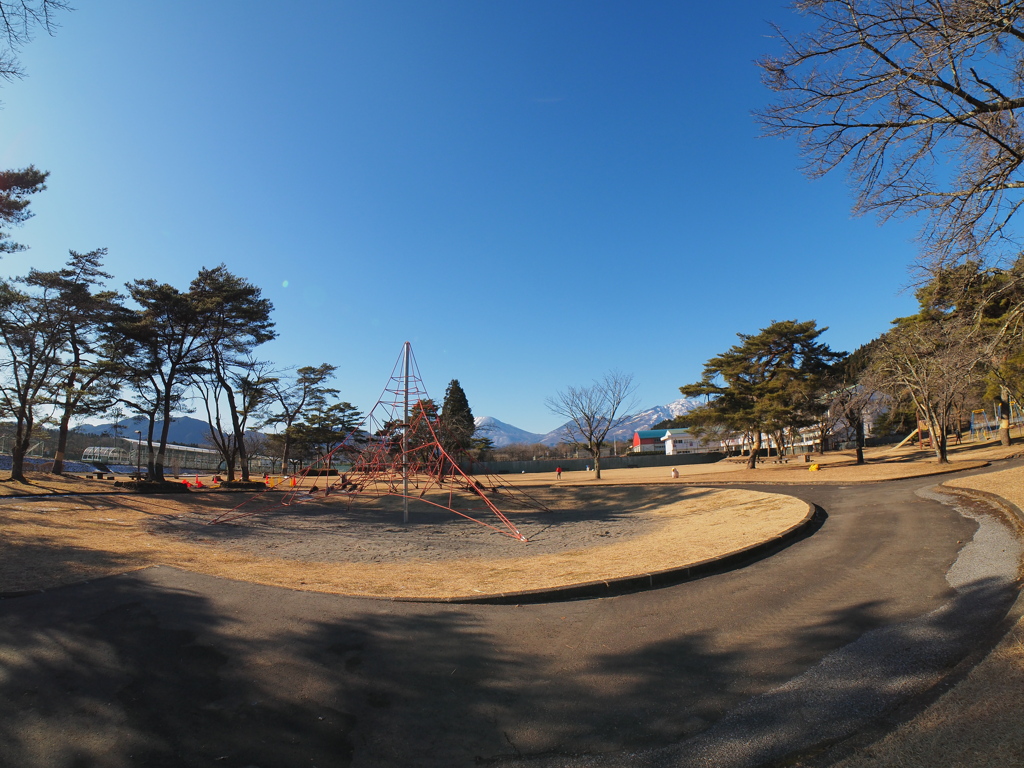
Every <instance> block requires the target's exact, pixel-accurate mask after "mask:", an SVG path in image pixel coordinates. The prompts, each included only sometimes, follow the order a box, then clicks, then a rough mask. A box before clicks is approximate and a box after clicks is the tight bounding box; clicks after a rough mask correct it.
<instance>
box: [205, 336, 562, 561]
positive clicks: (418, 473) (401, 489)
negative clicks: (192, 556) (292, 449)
mask: <svg viewBox="0 0 1024 768" xmlns="http://www.w3.org/2000/svg"><path fill="white" fill-rule="evenodd" d="M468 462H469V456H468V455H465V454H464V453H462V452H461V451H459V450H458V449H457V448H455V447H453V446H452V445H451V444H450V441H447V440H445V439H444V430H443V428H442V426H441V424H440V423H439V421H438V419H437V415H436V409H435V407H434V404H433V401H432V400H431V399H430V398H429V397H428V396H427V392H426V389H425V388H424V386H423V381H422V379H421V378H420V373H419V368H418V366H417V364H416V360H415V358H414V357H413V354H412V346H411V345H410V344H409V342H405V344H404V345H403V347H402V353H401V355H399V358H398V361H397V362H396V363H395V367H394V368H393V369H392V372H391V378H390V379H389V381H388V384H387V386H386V387H385V388H384V392H383V394H382V395H381V397H380V399H379V400H378V401H377V404H376V405H375V406H374V407H373V408H371V409H370V412H369V413H368V414H367V415H366V417H365V418H364V419H363V421H362V422H361V423H360V424H359V425H358V426H357V427H356V428H354V429H352V430H351V431H350V432H349V433H348V434H346V435H345V436H344V437H343V439H341V440H340V442H339V444H338V446H337V447H336V448H334V449H333V450H332V451H330V452H329V453H328V454H327V455H325V456H323V457H321V458H320V459H318V460H317V461H315V462H313V463H312V464H311V465H310V466H308V467H306V468H304V469H303V470H302V471H301V472H300V473H298V475H297V476H296V479H295V481H293V482H292V484H291V485H290V486H289V487H287V489H286V490H285V491H284V492H280V491H279V492H278V493H280V494H281V501H280V504H281V505H282V506H288V505H290V504H293V503H297V502H300V501H309V500H310V499H311V498H316V497H320V498H323V499H328V498H334V499H336V500H338V501H342V502H344V503H348V504H352V503H354V502H355V501H357V500H362V499H372V498H380V497H382V496H393V497H398V498H400V499H402V522H403V523H408V522H409V503H410V502H411V501H412V502H416V501H418V502H421V503H424V504H427V505H430V506H433V507H436V508H441V509H446V510H448V511H450V512H452V513H454V514H456V515H458V516H460V517H463V518H466V519H467V520H472V521H473V522H475V523H477V524H479V525H483V526H486V527H488V528H491V529H493V530H495V531H497V532H498V533H502V534H504V535H506V536H510V537H511V538H514V539H517V540H518V541H526V540H527V539H526V537H525V536H524V535H523V534H522V533H521V532H520V531H519V529H518V528H517V527H516V526H515V525H514V524H513V523H512V522H511V521H510V520H509V518H508V517H507V515H505V513H503V512H502V511H501V509H499V508H498V506H497V503H496V501H501V503H502V505H503V506H507V507H508V506H515V507H520V508H524V507H525V508H528V509H534V510H541V511H548V509H547V507H545V506H544V505H543V504H541V503H540V502H539V501H537V500H536V499H534V498H533V497H531V496H530V495H529V494H527V493H525V492H524V491H522V490H521V489H518V488H515V487H514V486H512V485H510V484H509V483H507V482H505V481H503V480H502V479H501V478H499V477H496V476H493V475H479V476H470V475H469V474H468V473H467V472H466V471H465V470H464V469H463V465H465V464H468ZM338 463H345V464H349V465H350V468H349V469H348V470H346V471H345V472H343V473H339V472H338V471H337V470H333V469H332V466H333V465H335V464H338ZM307 478H317V482H319V478H323V479H324V482H325V487H324V488H323V489H322V490H321V489H320V488H319V487H318V485H316V484H314V485H312V486H309V485H308V484H307V483H306V482H305V481H306V479H307ZM332 478H335V479H333V480H332ZM262 493H265V492H261V494H262ZM254 498H255V497H254ZM246 503H247V502H243V503H242V504H240V505H239V506H238V507H235V508H234V509H232V510H229V511H227V512H225V513H224V514H222V515H219V516H218V517H216V518H214V519H213V520H212V521H211V524H215V523H226V522H231V521H233V520H237V519H239V518H242V517H247V516H249V515H252V514H255V513H256V511H257V510H255V509H252V510H243V509H242V507H244V506H245V505H246ZM481 517H487V518H489V519H491V522H487V521H485V520H483V519H479V518H481Z"/></svg>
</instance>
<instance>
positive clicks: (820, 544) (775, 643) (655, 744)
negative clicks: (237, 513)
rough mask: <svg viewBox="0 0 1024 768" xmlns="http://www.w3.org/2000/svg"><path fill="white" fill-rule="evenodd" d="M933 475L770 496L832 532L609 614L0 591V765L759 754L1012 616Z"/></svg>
mask: <svg viewBox="0 0 1024 768" xmlns="http://www.w3.org/2000/svg"><path fill="white" fill-rule="evenodd" d="M1005 466H1008V465H1007V464H1004V465H1002V466H1001V467H1000V468H1003V467H1005ZM933 484H934V483H933V482H932V481H929V480H927V479H917V480H907V481H900V482H889V483H880V484H872V485H860V486H849V487H835V486H817V487H815V486H803V487H793V486H788V487H785V488H781V487H780V488H777V489H773V488H769V487H766V486H759V487H758V489H759V490H766V491H772V490H777V491H779V492H783V493H789V494H791V495H795V496H799V497H800V498H803V499H806V500H808V501H810V502H812V503H814V504H816V505H818V507H819V508H820V509H821V510H823V511H824V513H825V516H823V517H824V522H823V523H822V525H821V527H820V529H819V530H817V531H816V532H815V533H814V534H813V535H811V536H808V537H806V538H804V539H802V540H800V541H797V542H795V543H793V544H791V545H790V546H789V547H787V548H786V549H784V550H783V551H781V552H778V553H776V554H774V555H773V556H771V557H767V558H764V559H762V560H760V561H758V562H755V563H752V564H750V565H748V566H746V567H744V568H741V569H737V570H734V571H731V572H727V573H722V574H717V575H714V576H710V577H706V578H703V579H700V580H697V581H693V582H690V583H685V584H680V585H677V586H673V587H667V588H662V589H657V590H652V591H648V592H643V593H636V594H630V595H622V596H619V597H612V598H604V599H599V600H581V601H576V602H566V603H556V604H541V605H528V606H480V605H474V606H468V605H461V606H460V605H443V604H423V603H392V602H382V601H373V600H364V599H353V598H342V597H336V596H331V595H322V594H315V593H307V592H294V591H290V590H284V589H278V588H272V587H263V586H256V585H252V584H246V583H241V582H231V581H225V580H222V579H217V578H213V577H208V576H202V575H197V574H192V573H188V572H185V571H179V570H175V569H172V568H166V567H156V568H150V569H147V570H144V571H139V572H136V573H134V574H130V575H124V576H118V577H114V578H109V579H104V580H100V581H96V582H93V583H91V584H85V585H80V586H75V587H69V588H65V589H60V590H55V591H53V592H50V593H46V594H42V595H35V596H30V597H21V598H16V599H10V600H4V601H0V765H2V766H4V768H6V767H7V766H17V767H18V768H35V767H36V766H38V767H39V768H43V767H44V766H45V768H65V767H67V768H86V767H90V768H91V767H92V766H103V767H107V766H110V767H111V768H113V767H115V766H224V767H225V768H229V767H230V768H245V767H246V766H258V767H259V768H278V767H281V768H284V767H288V768H293V767H297V766H317V768H329V767H333V766H349V765H351V766H474V765H498V766H505V765H525V766H589V765H601V766H620V765H621V766H626V765H629V766H651V767H652V768H653V767H654V766H661V765H687V766H689V765H713V766H728V765H735V766H754V765H764V764H769V763H772V762H773V761H778V760H780V759H782V758H783V757H785V756H786V755H787V754H792V753H794V752H799V751H801V750H806V749H807V748H808V747H809V746H811V745H813V744H814V743H815V742H820V741H832V740H835V739H839V738H843V737H844V736H845V735H848V734H849V733H852V732H855V731H856V730H858V729H860V728H863V727H864V725H865V724H870V723H871V722H873V721H874V720H876V719H877V718H878V717H879V716H881V715H883V714H884V713H885V712H886V711H888V710H890V709H892V707H894V706H896V705H897V704H898V703H899V702H900V701H902V700H903V699H904V698H905V697H907V696H909V695H913V694H916V693H918V692H919V691H920V690H921V689H922V688H924V687H927V686H929V685H933V684H934V683H935V681H936V680H937V679H938V677H937V676H938V675H941V674H943V673H944V672H945V671H946V670H948V669H949V668H950V666H951V665H953V664H955V663H956V661H958V660H959V659H960V658H962V657H963V656H964V655H966V654H967V653H968V652H969V651H970V649H972V648H973V647H976V646H977V644H978V643H979V642H980V640H981V639H982V638H984V637H986V635H991V628H992V627H993V625H995V624H996V623H998V622H999V621H1000V619H1002V617H1003V616H1004V614H1005V613H1006V611H1007V610H1008V609H1009V607H1010V606H1011V604H1012V602H1013V600H1014V599H1015V596H1016V588H1015V584H1014V583H1012V581H1011V580H1010V579H1012V578H1015V570H1016V562H1015V561H1016V558H1017V554H1016V552H1014V553H1013V554H1012V558H1011V559H1012V560H1013V562H1012V563H1011V564H1010V565H1009V566H1006V565H1005V564H1004V565H1003V566H1000V567H997V568H996V572H993V573H989V572H987V571H985V570H984V569H981V570H980V571H977V572H967V573H968V575H967V576H963V577H961V578H960V581H959V582H958V583H957V586H958V588H957V589H953V587H952V586H951V584H950V582H949V581H947V578H946V574H947V571H949V570H950V567H951V566H952V564H953V563H954V561H956V560H957V557H958V553H959V552H960V550H961V549H962V547H963V546H964V543H965V542H969V541H971V539H972V537H973V536H974V534H975V532H976V531H977V530H979V526H978V523H976V522H975V521H973V520H971V519H967V518H965V517H963V516H961V515H960V514H959V513H958V512H957V511H955V510H954V509H953V508H952V507H951V506H949V505H944V504H942V503H939V502H938V501H936V500H934V499H933V498H927V497H923V496H921V495H918V494H917V493H916V491H918V490H919V489H922V488H926V487H930V486H932V485H933ZM988 525H989V526H990V527H991V526H992V524H991V523H989V524H988ZM984 527H985V526H984V525H983V526H982V529H984ZM995 527H996V528H999V530H1003V533H1002V534H1001V535H1002V536H1003V538H1002V539H1000V538H999V535H1000V534H999V532H998V531H996V539H995V543H994V544H992V543H989V544H987V545H985V546H987V547H988V548H989V549H992V548H993V547H994V548H995V549H999V548H1000V547H1002V548H1004V549H1005V548H1006V540H1007V539H1008V538H1009V535H1008V534H1007V533H1006V532H1005V530H1004V529H1002V528H1000V527H999V526H998V525H996V526H995ZM1000 568H1001V570H1000ZM1006 571H1011V572H1013V576H1011V577H1006V575H1005V572H1006ZM894 680H899V683H898V684H897V683H894V682H893V681H894Z"/></svg>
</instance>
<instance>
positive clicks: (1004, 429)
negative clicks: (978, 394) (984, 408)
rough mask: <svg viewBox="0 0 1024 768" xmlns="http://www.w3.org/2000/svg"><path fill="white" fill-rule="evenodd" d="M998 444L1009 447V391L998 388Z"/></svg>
mask: <svg viewBox="0 0 1024 768" xmlns="http://www.w3.org/2000/svg"><path fill="white" fill-rule="evenodd" d="M999 442H1000V443H1001V444H1002V445H1010V444H1011V443H1012V441H1011V440H1010V390H1009V389H1007V388H1006V387H1005V386H1003V387H1000V388H999Z"/></svg>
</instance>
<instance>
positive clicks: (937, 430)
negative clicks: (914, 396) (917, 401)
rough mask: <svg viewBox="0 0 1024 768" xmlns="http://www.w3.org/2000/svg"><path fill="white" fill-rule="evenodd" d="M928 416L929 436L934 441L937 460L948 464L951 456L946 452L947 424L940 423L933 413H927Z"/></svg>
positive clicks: (933, 446)
mask: <svg viewBox="0 0 1024 768" xmlns="http://www.w3.org/2000/svg"><path fill="white" fill-rule="evenodd" d="M927 418H928V432H929V437H930V438H931V441H932V450H934V451H935V461H936V462H938V463H939V464H948V463H949V457H948V456H947V453H946V425H945V424H940V423H939V419H938V417H937V416H936V415H935V414H933V413H929V414H927Z"/></svg>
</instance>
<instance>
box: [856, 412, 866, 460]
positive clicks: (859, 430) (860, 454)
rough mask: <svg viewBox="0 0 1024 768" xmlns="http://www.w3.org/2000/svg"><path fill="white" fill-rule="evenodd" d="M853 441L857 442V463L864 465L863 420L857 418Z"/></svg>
mask: <svg viewBox="0 0 1024 768" xmlns="http://www.w3.org/2000/svg"><path fill="white" fill-rule="evenodd" d="M854 435H855V438H854V439H855V440H856V441H857V463H858V464H863V463H864V419H862V418H858V419H857V422H856V424H855V426H854Z"/></svg>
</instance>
